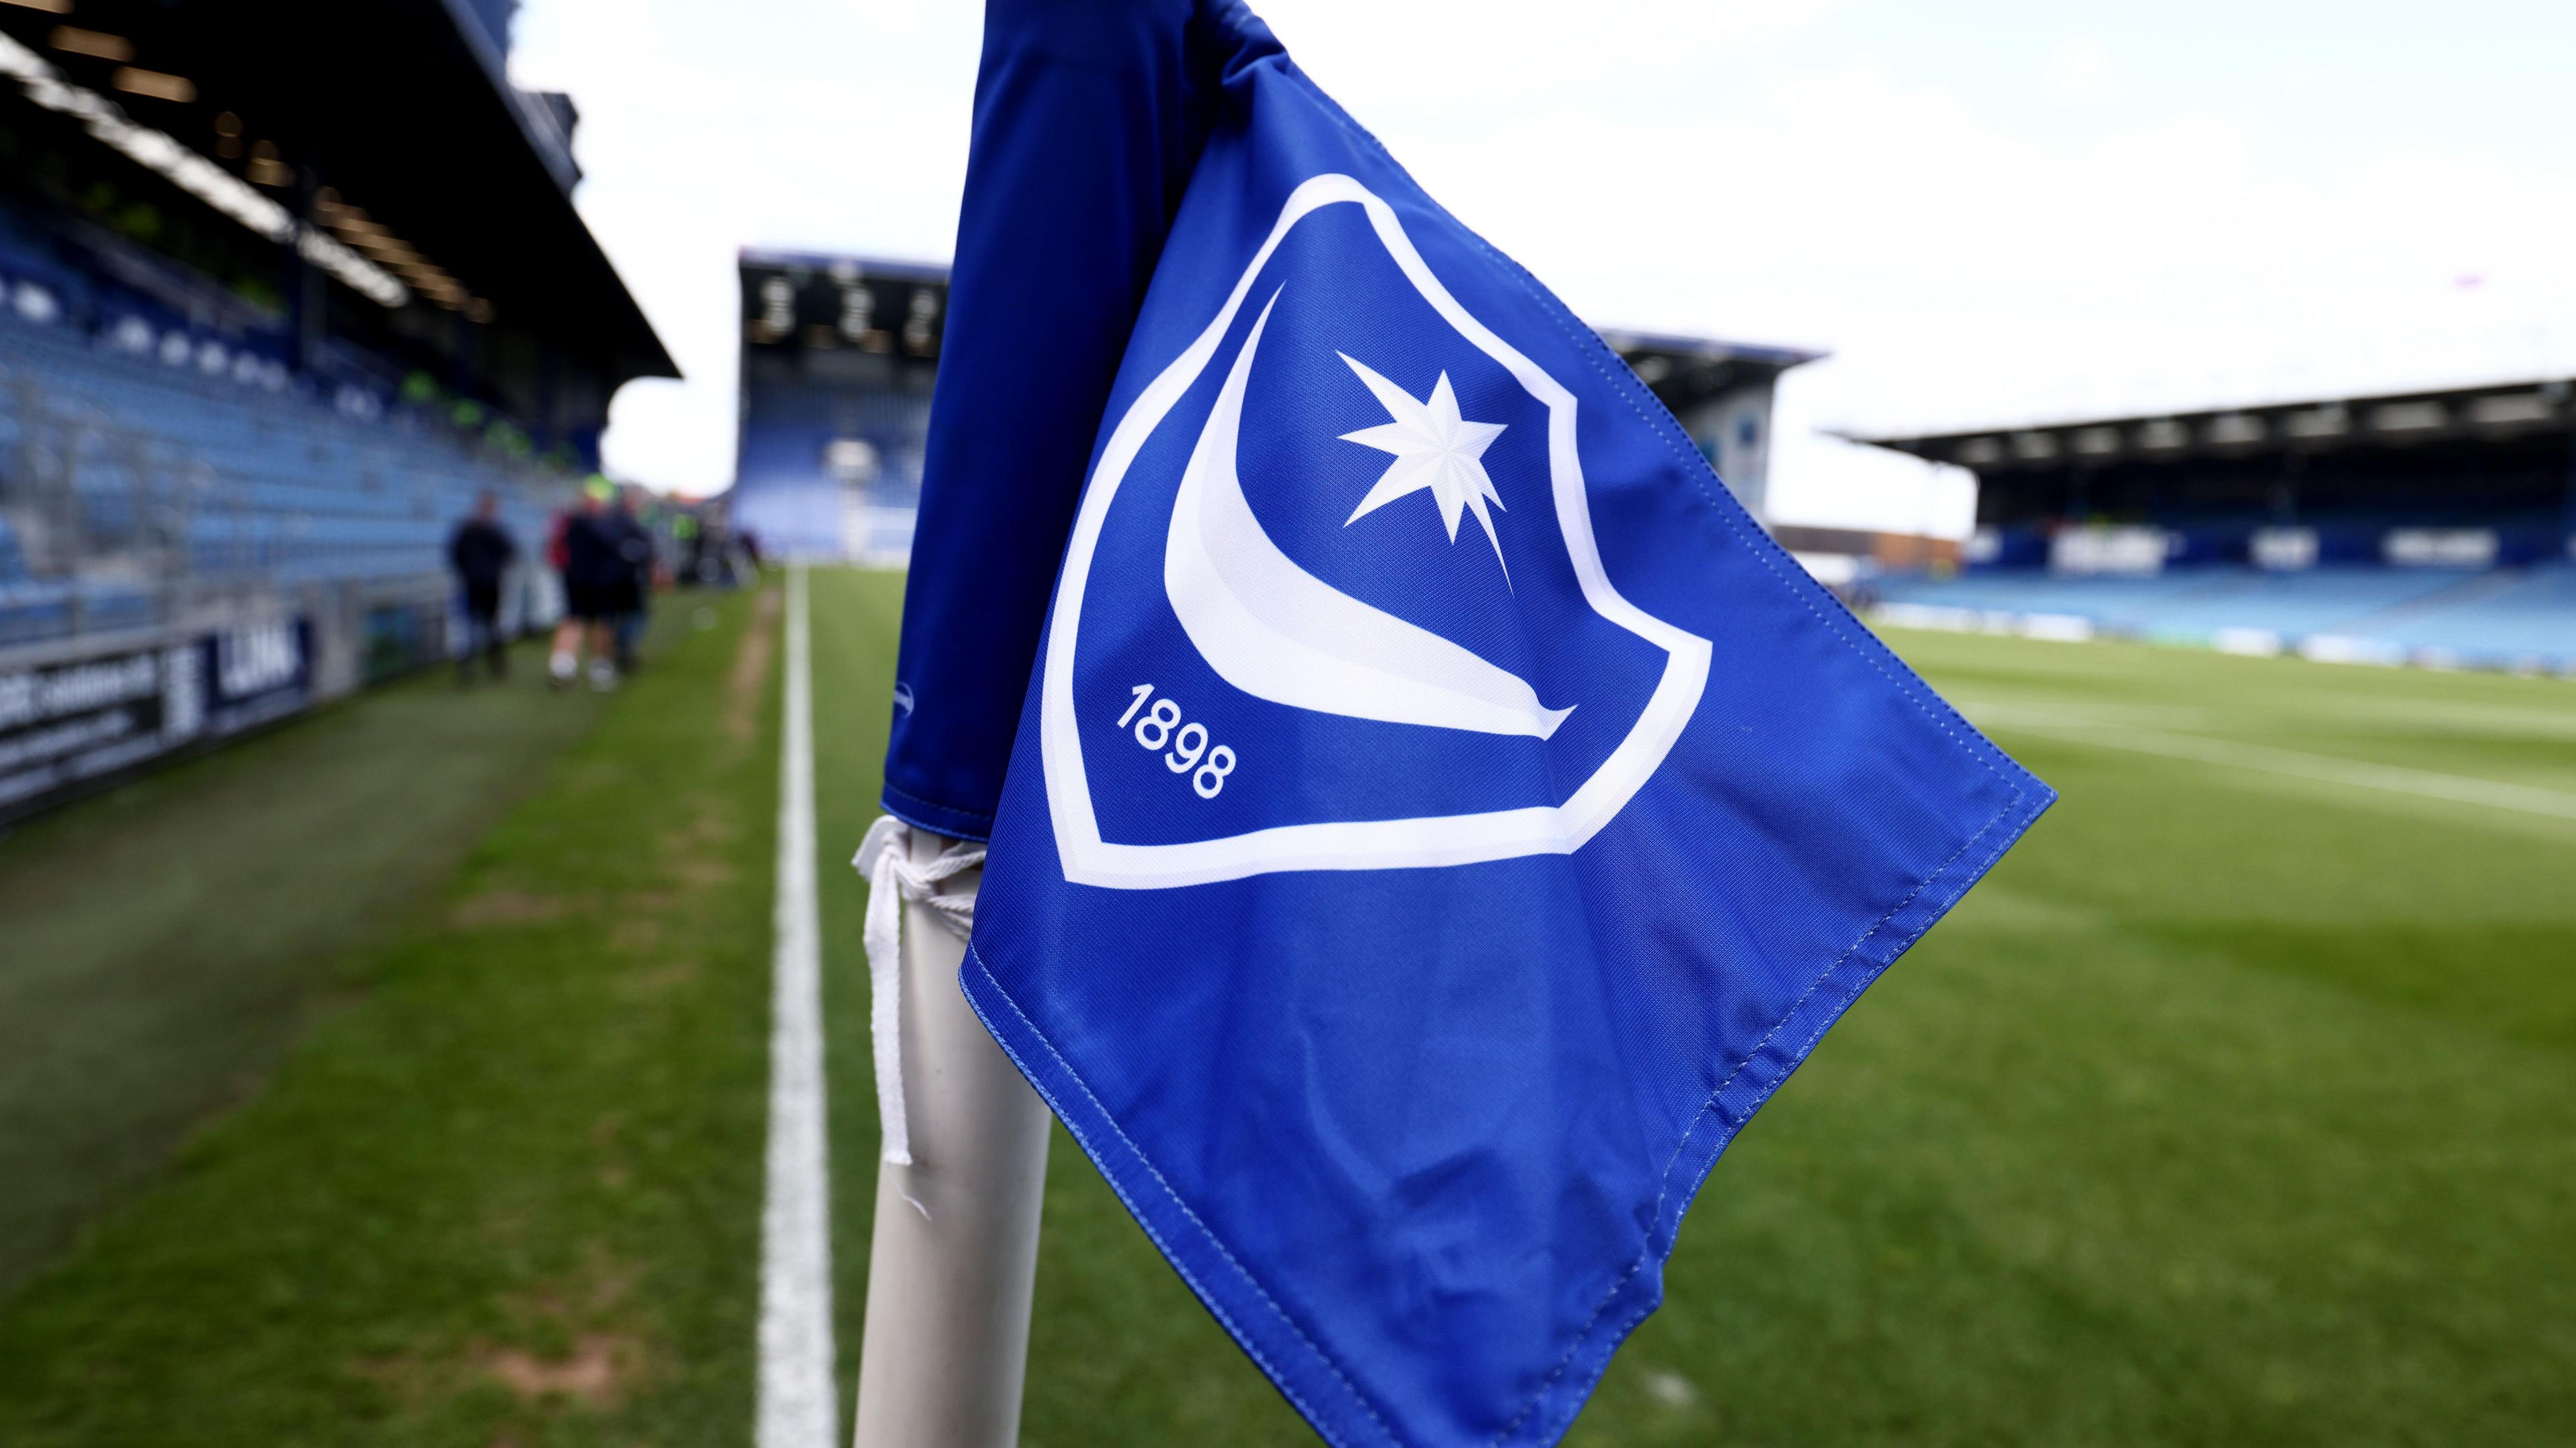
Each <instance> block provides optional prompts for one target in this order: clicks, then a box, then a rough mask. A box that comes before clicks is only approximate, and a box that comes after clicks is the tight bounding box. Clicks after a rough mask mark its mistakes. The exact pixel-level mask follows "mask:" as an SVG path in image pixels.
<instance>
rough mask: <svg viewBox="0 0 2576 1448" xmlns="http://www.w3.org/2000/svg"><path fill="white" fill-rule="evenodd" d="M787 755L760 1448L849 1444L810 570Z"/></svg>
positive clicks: (763, 1273)
mask: <svg viewBox="0 0 2576 1448" xmlns="http://www.w3.org/2000/svg"><path fill="white" fill-rule="evenodd" d="M786 655H787V666H786V671H787V679H786V699H785V701H784V703H785V708H784V718H783V720H782V722H781V724H780V727H779V751H778V754H779V758H778V904H777V918H776V921H775V928H776V931H777V944H776V947H775V951H774V953H773V955H772V956H771V961H770V972H771V985H770V990H771V1011H770V1027H769V1155H768V1172H767V1187H766V1190H765V1194H764V1197H763V1200H762V1202H761V1209H760V1382H759V1389H758V1398H757V1406H756V1410H755V1412H756V1421H755V1425H754V1434H753V1442H754V1443H755V1444H756V1445H757V1448H838V1440H839V1438H840V1431H841V1430H840V1413H841V1405H840V1397H839V1393H838V1391H837V1389H836V1388H835V1386H834V1381H833V1378H834V1373H835V1372H836V1368H835V1366H834V1362H833V1348H832V1228H831V1221H832V1218H831V1209H832V1194H831V1184H830V1177H829V1168H828V1166H827V1156H826V1152H827V1147H826V1145H825V1137H824V1115H823V963H822V923H821V921H820V920H819V919H818V918H817V917H816V914H815V885H814V717H813V665H812V660H811V657H810V651H809V649H808V646H807V641H806V604H805V568H804V565H802V564H791V565H790V566H789V568H788V570H787V648H786Z"/></svg>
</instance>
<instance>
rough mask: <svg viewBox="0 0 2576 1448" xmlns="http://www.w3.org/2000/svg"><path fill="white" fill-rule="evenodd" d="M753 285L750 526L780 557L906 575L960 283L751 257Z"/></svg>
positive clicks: (766, 255)
mask: <svg viewBox="0 0 2576 1448" xmlns="http://www.w3.org/2000/svg"><path fill="white" fill-rule="evenodd" d="M740 275H741V280H742V434H741V438H740V449H739V452H738V454H737V457H736V463H735V493H734V499H735V501H734V517H735V521H736V523H737V525H738V526H741V527H743V528H747V529H749V530H751V532H752V533H753V534H754V535H755V536H756V537H757V538H758V539H759V540H760V542H761V544H762V546H763V547H765V548H768V549H769V550H771V551H773V552H778V553H783V554H796V555H803V556H808V557H833V558H852V559H857V560H859V561H862V562H867V563H875V564H881V565H899V564H901V563H902V562H903V561H904V560H905V559H906V558H907V557H909V556H910V555H911V552H912V519H913V514H914V513H915V512H916V511H917V510H918V509H919V507H920V504H921V465H922V449H923V442H924V439H925V438H926V437H927V436H928V434H929V430H930V390H931V384H932V382H933V381H934V380H935V379H936V377H937V375H938V369H939V340H940V334H941V329H942V327H943V326H944V325H945V323H946V321H947V313H948V269H947V268H946V267H944V266H925V265H922V264H919V263H915V262H901V261H887V260H884V259H882V258H877V257H861V256H821V255H816V254H813V253H809V252H792V251H771V250H761V249H748V248H747V249H745V250H744V251H743V253H742V255H741V262H740Z"/></svg>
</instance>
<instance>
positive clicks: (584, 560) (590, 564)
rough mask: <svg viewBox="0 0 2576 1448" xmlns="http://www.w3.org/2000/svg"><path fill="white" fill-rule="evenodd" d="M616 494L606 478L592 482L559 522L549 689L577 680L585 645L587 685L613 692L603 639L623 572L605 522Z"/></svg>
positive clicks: (612, 668)
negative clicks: (559, 597)
mask: <svg viewBox="0 0 2576 1448" xmlns="http://www.w3.org/2000/svg"><path fill="white" fill-rule="evenodd" d="M616 492H617V490H616V487H615V486H614V485H613V484H611V483H610V482H609V481H608V480H607V479H606V478H598V477H594V478H592V479H591V481H590V483H589V484H588V485H587V486H585V487H584V488H583V489H582V491H581V504H580V508H579V510H578V511H576V512H575V513H573V514H572V516H570V517H568V518H566V519H565V520H564V529H563V587H564V620H563V622H562V623H561V624H558V625H557V626H556V627H555V650H554V658H553V659H552V660H551V673H552V676H553V680H554V686H555V687H556V688H558V689H560V688H564V687H566V686H568V685H570V684H571V683H572V681H573V680H574V679H575V678H577V677H579V675H580V673H581V657H582V651H583V649H584V647H585V645H586V646H587V648H588V651H589V655H590V686H591V687H592V688H594V689H599V690H602V691H606V690H609V689H614V688H616V687H617V666H616V665H615V664H614V663H612V662H610V656H611V648H612V644H611V640H610V637H609V635H610V632H611V630H612V628H613V627H614V625H615V623H616V619H617V604H618V602H619V595H620V593H621V591H622V586H623V584H624V581H625V580H626V578H627V577H628V572H627V564H626V560H625V558H624V557H623V555H621V554H620V552H619V551H618V546H617V545H618V535H617V532H616V529H615V527H614V525H613V523H612V521H611V520H610V518H609V517H608V502H609V499H611V498H612V497H614V496H615V495H616Z"/></svg>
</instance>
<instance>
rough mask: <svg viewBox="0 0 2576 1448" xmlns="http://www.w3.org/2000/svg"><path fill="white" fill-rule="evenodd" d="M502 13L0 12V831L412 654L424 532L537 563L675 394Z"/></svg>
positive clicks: (406, 1)
mask: <svg viewBox="0 0 2576 1448" xmlns="http://www.w3.org/2000/svg"><path fill="white" fill-rule="evenodd" d="M513 8H514V7H513V6H512V5H511V4H509V3H508V0H485V3H481V4H478V5H476V6H475V7H473V8H471V9H463V8H456V7H451V6H450V5H449V4H447V3H446V0H383V3H378V4H370V5H368V6H363V7H335V6H328V5H323V4H320V3H319V0H252V3H245V4H242V5H236V6H229V7H203V6H168V5H161V4H156V3H150V0H83V3H82V5H81V7H80V12H79V17H78V19H79V24H78V25H69V24H65V23H63V21H62V18H61V15H60V14H58V13H56V12H57V11H58V10H59V7H54V8H51V9H49V8H47V7H25V6H19V7H0V110H5V112H6V121H5V124H0V823H5V822H6V821H7V820H8V819H10V818H14V817H16V816H18V815H22V814H24V813H26V812H28V811H29V810H32V809H34V808H38V807H41V806H43V805H44V804H46V803H49V802H51V801H53V800H56V799H59V798H63V797H66V796H67V795H68V794H69V793H71V792H73V791H75V790H76V789H78V788H80V787H83V786H85V785H87V784H89V783H92V782H95V781H96V780H99V779H104V778H108V777H112V776H114V775H115V774H117V773H119V772H121V771H123V770H125V769H127V768H130V767H132V766H134V765H137V764H140V763H142V762H145V761H147V760H149V759H151V758H155V757H158V756H160V755H163V754H167V753H170V752H172V751H174V750H178V749H182V748H191V747H196V746H200V745H203V744H206V743H210V742H213V741H214V740H217V739H220V738H222V737H224V736H225V735H227V734H230V733H232V732H235V731H237V730H239V729H241V728H246V727H249V726H250V725H253V724H257V723H260V722H263V721H265V720H267V719H271V718H276V717H279V716H280V715H282V714H285V713H289V712H292V711H294V710H296V709H300V708H302V707H305V706H307V705H309V704H311V703H313V702H315V701H317V700H320V699H325V698H328V697H331V696H333V695H336V694H340V693H344V692H346V691H348V690H350V689H354V688H357V687H359V686H361V685H363V684H365V683H367V682H370V681H372V680H375V679H379V678H383V677H386V676H388V675H390V674H393V673H396V672H399V671H401V670H403V669H405V668H408V667H411V666H414V665H417V664H419V663H422V662H425V661H427V660H430V659H433V658H437V657H440V656H443V655H444V653H445V652H446V650H447V648H448V647H449V643H450V633H451V628H452V625H451V621H450V613H451V609H452V607H453V601H452V599H451V597H450V589H451V584H450V582H449V580H448V578H447V576H446V566H445V559H444V544H445V540H446V538H447V535H448V532H449V530H450V528H452V526H453V525H454V523H455V522H456V520H457V519H458V518H460V517H462V516H463V515H464V514H465V513H466V512H467V511H468V510H469V509H470V508H471V506H472V504H473V501H474V499H475V497H476V496H477V495H478V494H480V493H482V492H485V491H490V492H492V493H495V494H496V495H498V496H499V497H500V498H501V499H502V501H503V521H504V523H505V526H507V527H508V528H509V529H510V530H511V531H512V532H513V533H514V534H516V535H517V537H518V539H519V541H520V544H521V548H522V557H523V559H526V560H529V561H531V562H533V561H535V560H537V559H539V558H540V557H541V555H542V550H543V544H544V540H545V537H546V532H547V527H548V523H549V518H550V515H551V514H552V513H554V512H555V511H557V510H559V509H560V508H561V507H562V506H563V504H564V503H565V501H566V500H567V499H568V498H569V497H570V496H571V493H572V491H573V489H574V488H576V487H577V486H578V484H579V483H580V481H581V480H582V479H583V478H584V477H585V476H586V475H588V474H590V473H592V472H593V471H594V470H595V469H596V468H597V466H598V439H599V434H600V432H601V430H602V428H603V427H604V426H605V423H606V413H607V403H608V399H609V397H610V395H611V394H612V393H613V392H614V391H615V390H616V388H617V387H618V386H619V385H621V384H622V383H623V382H624V381H626V380H627V379H629V378H632V377H636V376H644V375H662V376H668V375H674V369H673V368H672V366H671V363H670V358H669V356H668V354H667V353H666V352H665V351H664V350H663V348H662V345H661V343H660V341H659V340H658V339H657V338H656V337H655V336H654V335H653V331H652V328H651V326H650V325H649V324H648V323H647V322H646V321H645V320H644V318H643V316H642V313H641V312H640V311H639V310H638V309H637V307H636V306H635V303H634V301H633V299H632V297H630V296H629V295H628V294H627V292H626V290H625V287H624V285H623V283H622V282H620V281H619V279H618V278H617V276H616V274H615V272H614V271H613V270H612V269H611V268H610V267H609V265H608V263H607V262H606V260H605V258H603V257H602V256H601V254H600V252H599V249H598V247H597V245H596V243H595V242H594V241H593V240H592V239H591V237H590V235H589V232H588V231H587V230H586V229H585V228H584V227H583V225H582V223H581V222H580V220H579V218H578V216H577V215H576V214H575V213H574V211H573V209H572V204H571V196H570V192H571V188H572V186H573V185H574V184H575V183H576V182H577V181H578V180H579V175H580V173H579V169H578V167H576V166H575V165H574V164H573V162H572V156H571V151H570V144H569V143H570V134H571V128H572V125H573V123H574V119H575V112H574V111H573V109H572V107H571V105H570V103H569V102H568V101H566V100H564V99H563V98H561V97H543V96H531V95H526V94H523V93H521V92H519V91H517V90H516V89H514V88H513V87H512V86H511V85H510V84H509V82H508V80H507V78H506V75H505V73H504V70H503V64H504V55H505V52H506V48H507V38H508V37H507V25H508V18H509V14H510V12H511V10H512V9H513ZM396 52H398V53H401V54H403V55H405V56H406V59H407V63H406V64H405V65H403V66H401V67H397V68H391V69H386V68H380V67H371V66H368V65H366V64H365V63H364V61H365V58H366V57H368V56H371V55H381V54H386V53H396ZM425 116H434V117H436V123H435V124H434V125H432V124H424V123H423V120H422V118H423V117H425ZM325 178H328V184H325ZM361 198H363V200H364V204H363V205H361V204H360V199H361ZM524 574H525V576H524V577H523V578H522V580H521V582H520V585H519V586H518V587H517V588H515V589H514V590H513V591H512V597H511V600H510V605H509V607H508V609H507V613H508V615H509V616H510V617H512V618H513V619H514V620H516V621H523V622H542V621H544V620H545V619H547V618H550V617H551V614H552V611H553V609H554V608H555V607H556V602H555V595H554V591H553V589H552V588H551V587H550V586H549V585H550V580H549V579H547V578H546V577H545V576H544V575H543V573H542V570H540V569H536V568H528V569H525V570H524Z"/></svg>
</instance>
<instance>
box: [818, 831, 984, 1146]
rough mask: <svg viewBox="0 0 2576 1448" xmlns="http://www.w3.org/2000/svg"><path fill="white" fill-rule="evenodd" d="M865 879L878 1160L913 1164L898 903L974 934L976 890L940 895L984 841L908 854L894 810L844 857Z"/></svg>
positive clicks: (957, 932)
mask: <svg viewBox="0 0 2576 1448" xmlns="http://www.w3.org/2000/svg"><path fill="white" fill-rule="evenodd" d="M850 863H851V864H853V865H855V866H857V867H858V870H859V873H860V874H861V875H864V876H866V877H867V881H868V918H867V925H866V928H865V930H864V931H863V933H862V934H863V939H864V940H865V942H866V945H867V951H868V1035H869V1038H870V1039H871V1041H872V1042H873V1043H874V1044H875V1047H876V1058H877V1122H878V1133H879V1135H880V1136H881V1137H882V1138H883V1140H884V1143H885V1151H884V1159H885V1160H887V1161H890V1162H893V1163H895V1164H896V1165H898V1166H910V1165H912V1134H911V1131H910V1130H909V1129H908V1128H907V1127H906V1125H905V1121H904V1110H903V1012H902V1010H901V1009H900V1007H899V1003H898V995H899V992H900V991H901V990H902V983H903V906H904V902H905V901H912V902H914V903H916V904H920V905H925V906H928V907H929V908H930V910H931V912H932V913H933V914H934V915H935V916H937V917H938V920H939V923H940V924H941V925H942V926H944V927H946V928H947V930H948V933H949V934H951V935H954V936H956V937H957V938H958V939H960V940H964V939H966V938H968V937H969V936H971V935H973V934H974V933H975V897H974V896H973V895H942V894H939V893H937V891H938V888H939V886H940V885H941V884H943V883H945V882H946V881H948V880H950V879H953V878H955V877H956V876H958V875H961V874H963V873H965V872H966V871H968V870H971V869H974V868H975V867H976V866H978V865H981V864H983V863H984V847H983V846H982V845H980V844H976V843H974V842H973V841H970V840H955V841H951V842H950V843H949V845H948V847H947V848H946V849H944V850H941V851H940V852H939V853H938V855H936V856H935V857H933V858H932V859H931V860H930V861H929V863H927V864H920V865H916V864H914V863H913V860H912V827H911V826H910V825H907V824H905V823H904V822H903V821H901V820H899V819H896V818H894V817H893V816H892V815H887V816H884V817H881V818H880V819H878V820H877V822H876V823H875V824H872V825H870V826H868V834H867V838H866V839H865V840H864V841H862V842H861V843H860V845H859V853H858V855H857V857H856V858H854V859H852V860H851V861H850Z"/></svg>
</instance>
